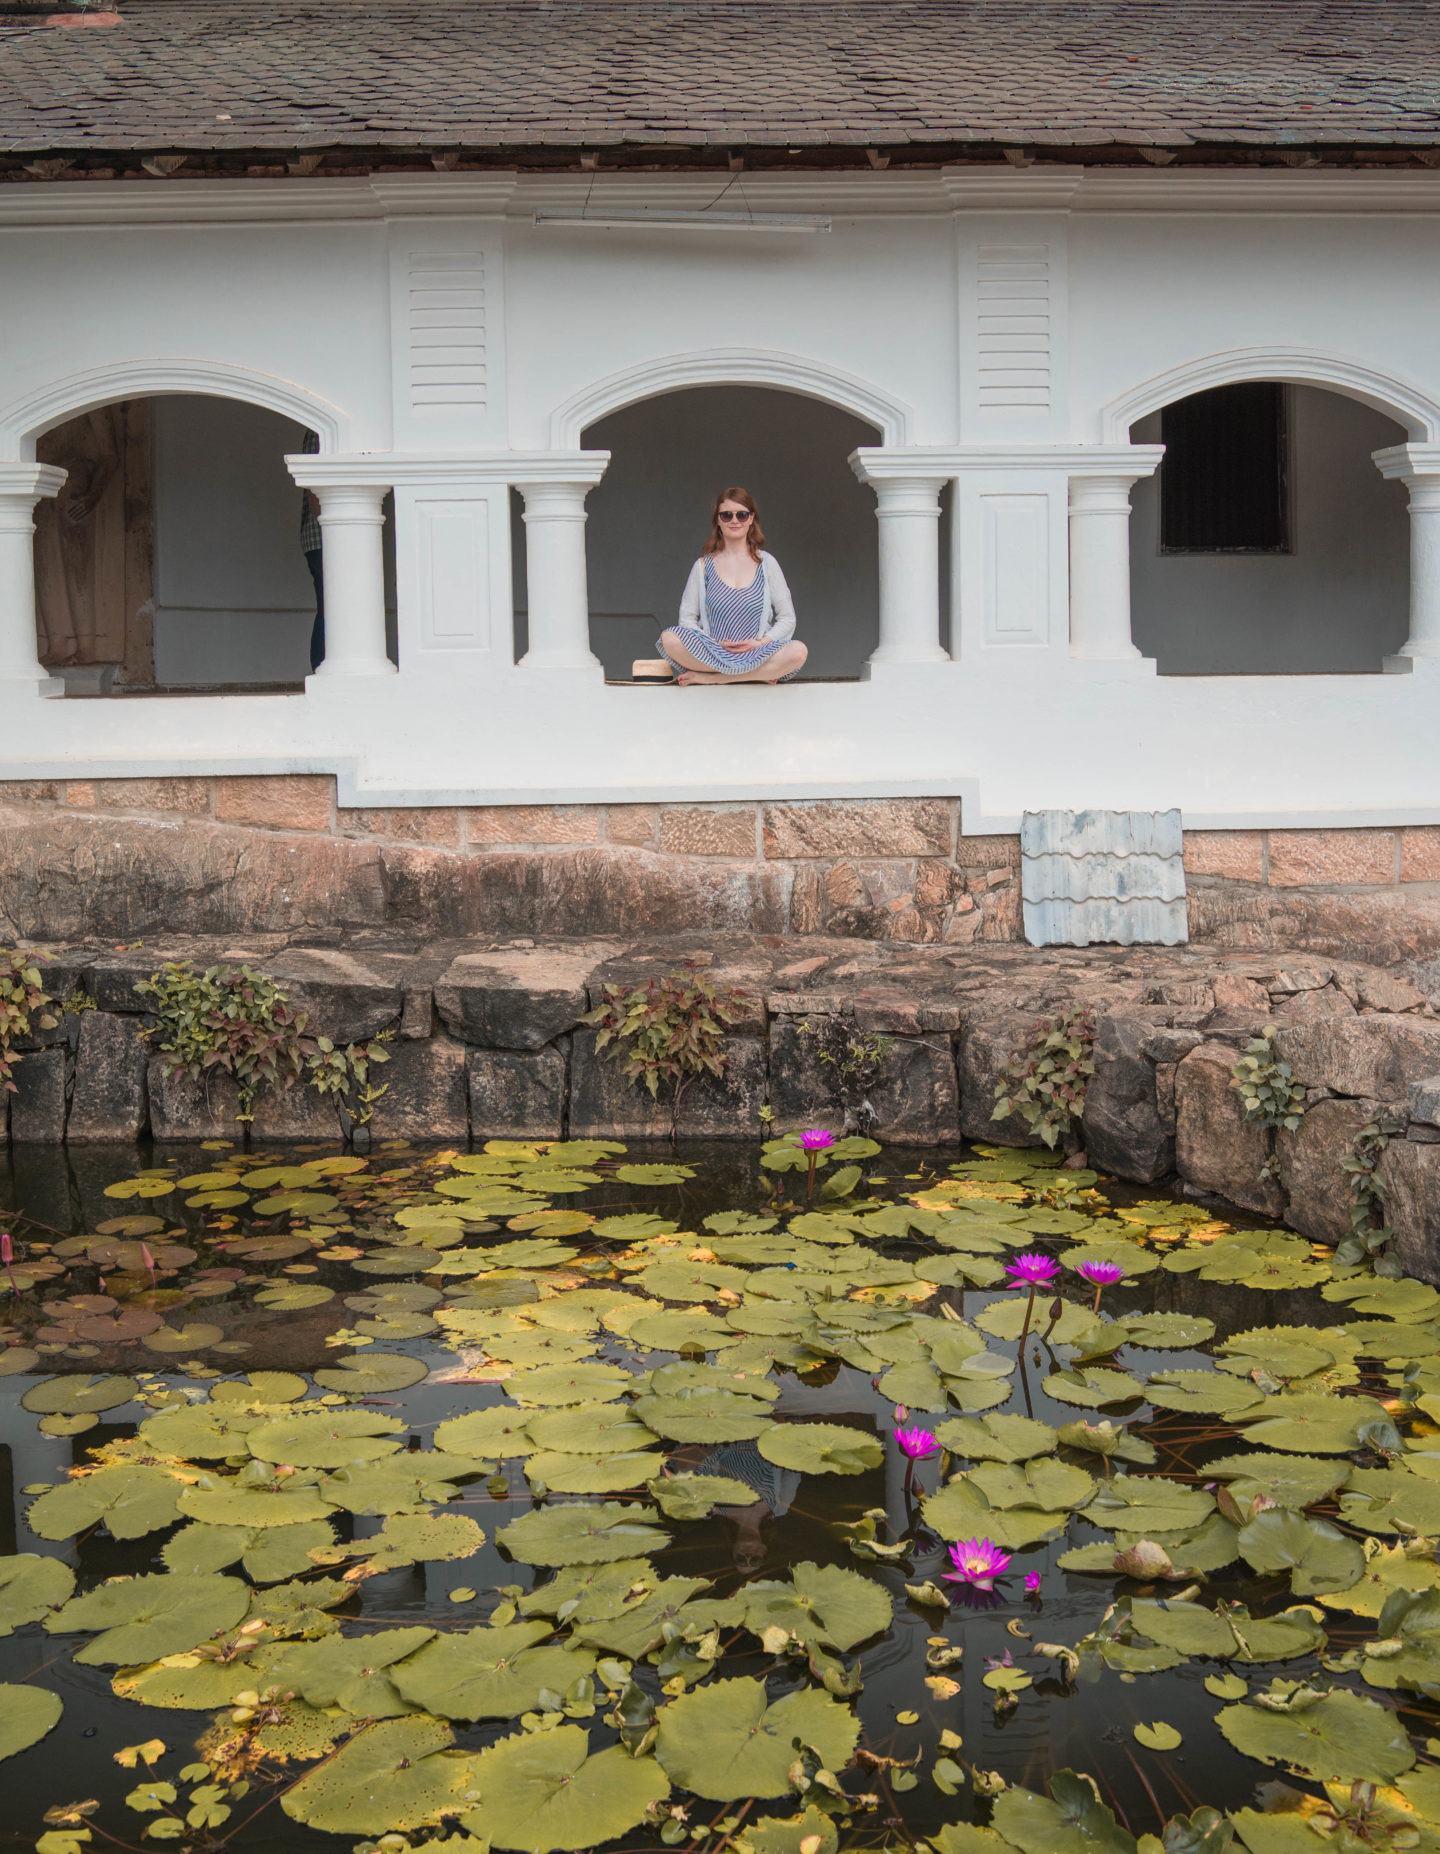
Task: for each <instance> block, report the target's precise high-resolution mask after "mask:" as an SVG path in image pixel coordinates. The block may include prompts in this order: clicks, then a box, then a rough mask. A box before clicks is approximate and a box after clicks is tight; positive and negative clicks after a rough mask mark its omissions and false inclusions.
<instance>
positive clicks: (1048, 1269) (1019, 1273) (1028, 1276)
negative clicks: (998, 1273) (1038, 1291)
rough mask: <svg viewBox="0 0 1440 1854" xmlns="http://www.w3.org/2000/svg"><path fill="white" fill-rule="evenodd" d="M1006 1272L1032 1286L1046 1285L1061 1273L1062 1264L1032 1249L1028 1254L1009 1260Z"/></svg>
mask: <svg viewBox="0 0 1440 1854" xmlns="http://www.w3.org/2000/svg"><path fill="white" fill-rule="evenodd" d="M1005 1272H1006V1274H1007V1275H1014V1277H1015V1279H1016V1280H1017V1281H1024V1282H1026V1283H1027V1284H1028V1285H1029V1286H1030V1287H1032V1288H1037V1287H1045V1286H1047V1285H1048V1284H1049V1283H1050V1282H1051V1281H1053V1280H1054V1279H1055V1277H1056V1276H1057V1275H1058V1274H1059V1273H1060V1264H1059V1263H1058V1262H1057V1261H1054V1260H1052V1258H1051V1257H1050V1256H1048V1255H1041V1254H1040V1252H1039V1251H1038V1250H1035V1249H1032V1250H1031V1251H1030V1253H1029V1254H1028V1255H1017V1256H1016V1257H1015V1260H1014V1261H1013V1262H1007V1263H1006V1264H1005Z"/></svg>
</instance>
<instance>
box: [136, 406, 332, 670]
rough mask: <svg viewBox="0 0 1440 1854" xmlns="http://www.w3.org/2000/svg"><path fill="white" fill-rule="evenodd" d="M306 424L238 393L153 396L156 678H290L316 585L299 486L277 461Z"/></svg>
mask: <svg viewBox="0 0 1440 1854" xmlns="http://www.w3.org/2000/svg"><path fill="white" fill-rule="evenodd" d="M303 435H304V428H303V427H302V426H300V425H296V424H294V423H293V422H292V421H290V420H289V419H284V418H281V417H279V416H278V415H277V414H276V413H274V412H267V411H265V410H264V408H263V407H260V406H250V405H245V404H242V403H241V402H240V401H239V400H235V399H216V398H208V397H204V398H202V397H201V396H199V395H194V394H184V395H181V394H176V395H174V396H172V397H164V398H157V399H155V400H154V401H153V402H152V406H151V447H152V466H151V467H152V480H153V483H154V507H155V679H156V681H157V682H158V683H160V684H162V685H169V686H177V685H183V684H185V683H212V684H213V683H223V682H239V683H269V682H279V683H286V682H288V683H298V682H300V681H302V680H303V679H304V677H305V676H306V675H308V674H309V670H310V629H311V625H312V624H313V622H314V618H315V592H314V586H313V584H312V582H311V578H310V572H309V569H308V568H307V566H306V564H305V556H304V555H303V554H302V553H301V552H300V492H299V490H298V489H297V488H296V487H295V483H294V479H293V478H292V477H291V475H290V472H289V471H288V470H287V469H286V467H285V454H286V452H287V451H298V450H299V448H300V444H301V439H302V437H303Z"/></svg>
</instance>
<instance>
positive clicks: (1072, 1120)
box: [990, 1010, 1095, 1154]
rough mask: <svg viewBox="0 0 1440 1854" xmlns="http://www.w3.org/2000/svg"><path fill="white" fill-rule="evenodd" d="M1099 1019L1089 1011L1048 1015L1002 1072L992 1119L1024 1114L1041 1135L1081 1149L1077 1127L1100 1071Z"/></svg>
mask: <svg viewBox="0 0 1440 1854" xmlns="http://www.w3.org/2000/svg"><path fill="white" fill-rule="evenodd" d="M1094 1048H1095V1019H1094V1017H1093V1016H1092V1015H1091V1013H1090V1012H1089V1011H1086V1010H1081V1011H1061V1012H1057V1013H1056V1015H1055V1016H1054V1017H1042V1018H1041V1019H1040V1021H1039V1022H1038V1023H1037V1024H1036V1025H1035V1026H1034V1028H1033V1029H1032V1030H1031V1032H1030V1034H1029V1035H1028V1036H1027V1037H1026V1038H1025V1040H1024V1042H1023V1043H1021V1045H1020V1047H1019V1048H1018V1049H1017V1050H1016V1051H1015V1054H1014V1055H1013V1056H1012V1057H1011V1058H1010V1060H1009V1062H1007V1063H1006V1065H1005V1067H1004V1068H1003V1069H1002V1070H1001V1071H1000V1080H999V1081H998V1083H997V1084H996V1087H995V1106H994V1110H993V1111H992V1113H991V1115H990V1118H991V1119H992V1120H1006V1119H1008V1118H1009V1116H1010V1115H1011V1114H1018V1115H1019V1117H1020V1118H1021V1119H1022V1120H1023V1121H1024V1122H1025V1125H1026V1126H1027V1128H1028V1129H1029V1130H1030V1132H1031V1133H1033V1134H1034V1135H1035V1137H1036V1138H1037V1139H1041V1140H1044V1142H1045V1144H1046V1145H1047V1146H1050V1147H1054V1146H1057V1145H1061V1146H1063V1147H1064V1149H1065V1151H1066V1152H1067V1153H1071V1154H1074V1153H1078V1152H1079V1150H1080V1137H1079V1134H1078V1133H1077V1131H1076V1128H1077V1127H1078V1126H1079V1124H1080V1116H1081V1114H1082V1113H1083V1112H1084V1111H1085V1090H1086V1088H1087V1087H1088V1086H1089V1082H1090V1077H1091V1076H1092V1075H1093V1074H1094V1073H1095V1063H1094V1059H1093V1052H1094Z"/></svg>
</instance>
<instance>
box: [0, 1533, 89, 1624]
mask: <svg viewBox="0 0 1440 1854" xmlns="http://www.w3.org/2000/svg"><path fill="white" fill-rule="evenodd" d="M74 1588H75V1573H74V1572H73V1571H72V1570H71V1569H70V1566H69V1565H68V1564H62V1563H61V1561H60V1560H59V1559H58V1558H42V1557H40V1556H38V1555H37V1554H36V1553H35V1552H31V1551H25V1552H20V1553H18V1554H17V1555H16V1556H14V1557H11V1558H0V1636H4V1635H13V1634H14V1633H15V1631H16V1629H20V1628H23V1627H24V1626H25V1624H26V1623H27V1622H39V1621H40V1619H41V1617H42V1616H46V1615H48V1614H49V1612H50V1611H51V1610H52V1609H56V1608H58V1607H59V1605H60V1604H61V1603H63V1602H65V1600H66V1599H67V1597H69V1596H70V1594H71V1593H72V1591H73V1590H74Z"/></svg>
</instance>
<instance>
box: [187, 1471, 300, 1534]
mask: <svg viewBox="0 0 1440 1854" xmlns="http://www.w3.org/2000/svg"><path fill="white" fill-rule="evenodd" d="M175 1504H176V1506H177V1507H178V1508H179V1510H180V1512H181V1513H183V1514H184V1515H185V1517H186V1518H187V1519H200V1520H204V1521H205V1523H206V1524H207V1525H212V1526H298V1525H300V1524H301V1523H302V1522H303V1521H306V1520H314V1519H329V1518H330V1514H331V1509H330V1507H328V1506H327V1505H326V1503H325V1501H324V1499H323V1498H322V1497H321V1494H320V1491H319V1489H318V1488H315V1487H297V1488H295V1489H294V1491H293V1492H292V1491H288V1490H287V1488H286V1486H285V1484H284V1483H282V1484H281V1486H280V1487H277V1488H274V1489H271V1488H268V1487H246V1486H233V1485H231V1484H229V1483H227V1482H226V1481H223V1480H221V1479H219V1478H218V1477H216V1476H213V1475H209V1474H202V1475H201V1477H200V1479H199V1481H198V1482H197V1483H196V1485H195V1486H194V1487H185V1488H182V1489H181V1490H180V1497H179V1499H178V1500H177V1501H176V1503H175Z"/></svg>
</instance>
